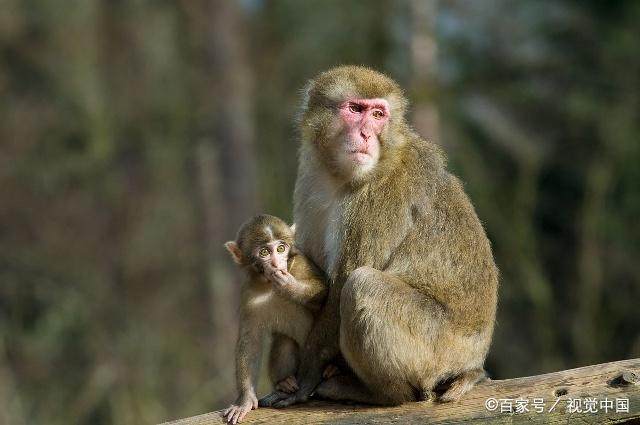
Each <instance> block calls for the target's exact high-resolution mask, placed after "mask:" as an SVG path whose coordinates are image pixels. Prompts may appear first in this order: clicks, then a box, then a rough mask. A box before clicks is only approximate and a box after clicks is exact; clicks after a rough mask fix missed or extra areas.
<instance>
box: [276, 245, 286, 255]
mask: <svg viewBox="0 0 640 425" xmlns="http://www.w3.org/2000/svg"><path fill="white" fill-rule="evenodd" d="M284 249H285V246H284V244H280V245H278V247H277V248H276V250H277V251H278V252H279V253H280V254H282V253H283V252H284Z"/></svg>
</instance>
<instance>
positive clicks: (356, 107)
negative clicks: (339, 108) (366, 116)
mask: <svg viewBox="0 0 640 425" xmlns="http://www.w3.org/2000/svg"><path fill="white" fill-rule="evenodd" d="M362 109H363V108H362V105H358V104H357V103H350V104H349V110H350V111H351V112H355V113H360V112H362Z"/></svg>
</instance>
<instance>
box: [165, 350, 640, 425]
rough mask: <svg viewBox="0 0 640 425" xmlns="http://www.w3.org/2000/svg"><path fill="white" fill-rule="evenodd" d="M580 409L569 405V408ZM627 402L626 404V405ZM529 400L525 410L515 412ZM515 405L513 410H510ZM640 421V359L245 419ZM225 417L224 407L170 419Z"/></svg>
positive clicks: (196, 424)
mask: <svg viewBox="0 0 640 425" xmlns="http://www.w3.org/2000/svg"><path fill="white" fill-rule="evenodd" d="M569 400H580V409H579V410H575V411H570V409H569V408H571V407H574V408H577V407H578V402H576V401H569ZM625 402H626V408H625ZM523 405H525V406H526V408H527V411H522V412H517V409H518V406H523ZM509 410H511V411H509ZM460 422H465V423H472V424H480V423H491V424H494V423H495V424H502V423H509V424H510V423H524V422H526V423H539V424H559V423H562V424H566V423H574V422H575V423H581V424H603V423H607V424H613V423H640V359H631V360H621V361H617V362H611V363H603V364H599V365H593V366H586V367H580V368H577V369H570V370H563V371H560V372H553V373H547V374H544V375H537V376H529V377H525V378H515V379H504V380H490V381H485V382H482V383H480V384H478V385H477V386H476V387H474V388H473V389H472V390H471V391H470V392H469V393H467V394H466V395H465V396H464V397H463V398H462V400H460V401H458V402H454V403H438V402H433V401H427V402H418V403H406V404H403V405H401V406H397V407H375V406H364V405H346V404H336V403H328V402H323V401H312V402H309V403H306V404H301V405H296V406H292V407H289V408H287V409H268V408H260V409H258V410H254V411H252V412H250V413H249V414H248V415H247V417H246V418H245V419H244V421H243V422H242V423H243V424H286V425H292V424H391V423H394V424H414V423H434V424H449V423H460ZM221 423H223V421H222V418H221V417H220V411H216V412H211V413H206V414H204V415H199V416H194V417H191V418H186V419H179V420H176V421H173V422H167V423H166V424H171V425H209V424H221Z"/></svg>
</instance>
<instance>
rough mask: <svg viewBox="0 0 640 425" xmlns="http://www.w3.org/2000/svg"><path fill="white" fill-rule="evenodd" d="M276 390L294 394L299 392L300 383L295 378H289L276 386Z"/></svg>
mask: <svg viewBox="0 0 640 425" xmlns="http://www.w3.org/2000/svg"><path fill="white" fill-rule="evenodd" d="M276 390H278V391H282V392H284V393H289V394H291V393H294V392H296V391H297V390H298V381H296V377H295V376H287V377H286V378H284V379H283V380H282V381H280V382H278V383H277V384H276Z"/></svg>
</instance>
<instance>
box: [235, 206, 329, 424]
mask: <svg viewBox="0 0 640 425" xmlns="http://www.w3.org/2000/svg"><path fill="white" fill-rule="evenodd" d="M225 247H226V249H227V251H229V253H230V254H231V257H232V258H233V260H234V261H235V262H236V264H238V265H239V266H240V267H242V268H243V269H244V270H245V272H246V274H247V278H246V281H245V283H244V285H243V287H242V295H241V303H240V332H239V336H238V343H237V346H236V379H237V385H238V393H239V395H238V399H237V400H236V402H235V403H234V404H233V405H231V406H230V407H228V408H227V409H226V410H224V412H223V417H225V418H226V420H227V422H229V423H232V424H236V423H238V422H240V421H242V419H243V418H244V417H245V415H246V414H247V413H248V412H249V411H250V410H251V409H256V408H257V407H258V399H257V396H256V391H255V385H256V380H257V377H258V370H259V366H260V364H259V363H260V359H261V353H262V349H263V346H264V345H265V342H266V340H267V339H268V337H271V340H272V344H271V351H270V355H269V376H270V378H271V381H272V383H273V384H274V387H275V389H276V390H278V391H282V392H285V393H293V392H294V391H296V390H297V389H298V384H297V382H296V378H295V375H296V372H297V369H298V364H299V349H300V347H301V346H303V344H304V343H305V340H306V338H307V335H308V334H309V331H310V330H311V326H312V324H313V321H314V314H315V313H316V312H317V311H319V309H320V307H321V306H322V303H323V302H324V299H325V296H326V294H327V286H326V283H325V279H324V278H323V277H322V276H323V275H322V272H321V271H319V269H318V268H316V266H315V265H314V264H313V263H312V262H311V261H309V260H308V259H307V258H306V257H305V256H304V255H302V254H301V253H300V252H298V251H297V250H296V248H295V246H294V229H293V228H292V227H290V226H289V225H287V223H285V222H284V221H282V220H281V219H279V218H277V217H274V216H271V215H266V214H264V215H258V216H256V217H253V218H251V219H250V220H249V221H247V222H246V223H244V224H243V225H242V227H241V228H240V230H239V231H238V236H237V238H236V240H235V241H229V242H227V243H225ZM335 372H336V369H335V367H334V366H331V367H329V368H327V370H326V371H325V374H327V373H328V374H330V375H331V374H333V373H335Z"/></svg>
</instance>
